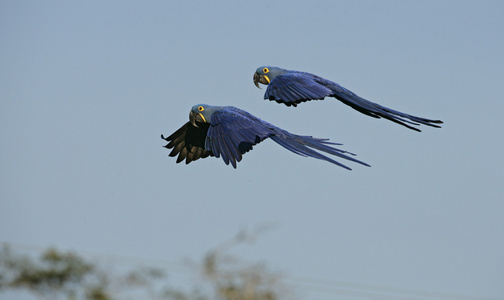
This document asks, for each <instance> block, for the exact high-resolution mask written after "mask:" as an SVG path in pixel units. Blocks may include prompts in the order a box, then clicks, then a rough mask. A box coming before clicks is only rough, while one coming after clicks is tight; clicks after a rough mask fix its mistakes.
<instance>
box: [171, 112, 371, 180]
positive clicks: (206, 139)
mask: <svg viewBox="0 0 504 300" xmlns="http://www.w3.org/2000/svg"><path fill="white" fill-rule="evenodd" d="M161 138H163V139H165V140H166V141H167V142H168V144H167V145H166V146H165V147H166V148H168V149H173V150H172V151H171V153H170V154H169V155H170V156H172V157H175V156H177V155H178V158H177V163H179V162H181V161H183V160H184V159H185V160H186V164H188V163H190V162H191V161H194V160H197V159H199V158H205V157H208V156H215V157H217V158H218V157H222V160H223V161H224V163H226V164H229V163H231V165H232V166H233V167H234V168H236V163H237V162H239V161H241V160H242V156H243V154H245V153H247V152H248V151H250V150H252V148H253V146H254V145H256V144H258V143H260V142H261V141H263V140H264V139H267V138H271V139H272V140H273V141H275V142H276V143H278V144H279V145H281V146H283V147H284V148H286V149H288V150H290V151H292V152H294V153H296V154H298V155H301V156H310V157H314V158H317V159H321V160H325V161H328V162H331V163H333V164H336V165H338V166H340V167H343V168H345V169H348V170H351V169H350V168H349V167H347V166H345V165H343V164H341V163H339V162H337V161H335V160H333V159H332V158H329V157H327V156H326V155H324V154H322V153H320V152H318V151H322V152H325V153H327V154H331V155H334V156H337V157H340V158H343V159H346V160H350V161H353V162H356V163H359V164H362V165H365V166H369V165H368V164H366V163H364V162H362V161H359V160H357V159H355V158H353V157H350V156H348V155H355V154H353V153H350V152H346V151H343V150H340V149H337V148H334V147H333V145H341V144H336V143H332V142H329V141H328V140H327V139H318V138H313V137H311V136H300V135H296V134H292V133H290V132H288V131H286V130H283V129H281V128H278V127H276V126H274V125H272V124H270V123H268V122H265V121H263V120H261V119H259V118H257V117H255V116H253V115H252V114H250V113H248V112H246V111H244V110H241V109H238V108H236V107H233V106H211V105H206V104H200V105H195V106H193V108H192V109H191V112H190V113H189V122H187V123H186V124H184V125H183V126H182V127H181V128H180V129H179V130H177V131H176V132H175V133H173V134H172V135H170V136H169V137H167V138H165V137H164V136H163V135H161ZM345 154H348V155H345Z"/></svg>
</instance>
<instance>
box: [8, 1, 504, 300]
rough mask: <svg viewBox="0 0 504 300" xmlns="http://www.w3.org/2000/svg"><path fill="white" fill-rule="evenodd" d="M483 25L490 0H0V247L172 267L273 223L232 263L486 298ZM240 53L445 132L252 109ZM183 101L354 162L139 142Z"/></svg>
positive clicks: (264, 105) (500, 99)
mask: <svg viewBox="0 0 504 300" xmlns="http://www.w3.org/2000/svg"><path fill="white" fill-rule="evenodd" d="M503 15H504V2H503V1H381V2H377V1H345V2H340V1H289V2H287V1H284V2H280V1H253V2H246V3H245V2H241V1H234V2H232V1H227V2H224V1H217V2H213V1H196V2H195V1H147V2H145V1H144V2H140V1H108V2H103V1H2V2H1V4H0V137H1V141H2V142H1V144H2V146H1V150H0V184H1V188H0V241H2V242H9V243H18V244H28V245H34V246H38V247H41V248H45V247H48V246H56V247H58V248H60V249H62V250H75V251H81V252H97V253H106V254H113V255H124V256H132V257H139V258H145V259H159V260H166V261H180V260H182V259H183V258H185V257H189V258H193V259H198V258H199V257H201V255H203V254H204V253H205V251H207V250H208V249H209V248H211V247H213V246H215V245H216V244H218V243H219V242H221V241H223V240H226V239H228V238H230V237H231V236H233V235H234V234H236V233H237V232H238V231H239V230H241V229H244V228H253V227H254V226H257V225H260V224H274V225H275V227H274V229H273V230H271V231H269V232H267V233H265V234H264V235H263V236H261V237H260V238H259V239H258V240H257V242H256V243H255V244H253V245H249V246H240V247H238V248H237V249H235V250H234V251H233V253H234V254H236V255H238V256H240V257H242V258H244V259H246V260H248V261H263V262H265V263H267V264H268V266H269V267H271V268H272V269H274V270H280V271H282V272H283V273H284V274H286V275H288V276H297V277H305V278H315V279H317V278H318V279H325V280H332V281H343V282H352V283H358V284H361V285H374V286H380V287H395V288H403V289H410V290H420V291H427V292H433V293H438V294H437V295H438V297H432V299H444V298H441V297H440V293H447V294H456V295H465V296H472V297H480V298H490V299H503V298H504V284H502V283H503V282H504V217H503V215H504V200H503V198H504V197H503V192H504V171H503V170H504V159H503V158H502V153H503V150H504V138H503V137H504V121H503V116H504V104H503V103H504V90H503V88H502V84H503V83H504V59H503V57H504V56H503V53H504V39H503V32H504V18H503ZM261 65H275V66H279V67H283V68H287V69H294V70H302V71H307V72H312V73H315V74H318V75H320V76H323V77H325V78H328V79H330V80H333V81H336V82H338V83H340V84H341V85H343V86H344V87H346V88H348V89H350V90H352V91H353V92H355V93H357V94H359V95H360V96H363V97H365V98H367V99H369V100H372V101H375V102H378V103H380V104H382V105H384V106H388V107H391V108H394V109H397V110H400V111H404V112H406V113H410V114H413V115H418V116H422V117H427V118H434V119H441V120H443V121H444V122H445V124H444V126H443V128H442V129H435V128H430V127H426V126H422V127H421V129H422V130H423V132H422V133H417V132H414V131H411V130H408V129H405V128H403V127H401V126H399V125H396V124H394V123H392V122H389V121H385V120H375V119H373V118H369V117H366V116H364V115H362V114H360V113H358V112H356V111H354V110H352V109H351V108H349V107H348V106H345V105H343V104H342V103H340V102H339V101H336V100H334V99H328V100H325V101H316V102H310V103H304V104H301V105H299V106H298V107H297V108H288V107H285V106H283V105H279V104H276V103H274V102H269V101H264V100H262V97H263V93H264V89H263V90H259V89H257V88H256V87H255V86H254V85H253V82H252V75H253V72H254V71H255V69H256V68H257V67H258V66H261ZM198 103H208V104H212V105H233V106H237V107H239V108H242V109H245V110H247V111H249V112H250V113H252V114H254V115H256V116H258V117H260V118H262V119H264V120H266V121H268V122H270V123H273V124H275V125H277V126H279V127H281V128H283V129H286V130H288V131H290V132H293V133H296V134H303V135H313V136H315V137H321V138H330V139H331V140H332V141H335V142H341V143H344V146H343V148H344V149H345V150H349V151H351V152H354V153H356V154H357V155H358V159H361V160H363V161H365V162H367V163H369V164H371V165H372V167H371V168H366V167H363V166H360V165H356V164H349V166H351V167H352V168H353V169H354V170H353V171H351V172H350V171H346V170H344V169H342V168H339V167H336V166H334V165H332V164H330V163H327V162H323V161H319V160H316V159H310V158H303V157H300V156H297V155H294V154H292V153H291V152H289V151H287V150H285V149H283V148H281V147H280V146H278V145H277V144H275V143H274V142H272V141H265V142H263V143H261V144H260V145H258V146H257V147H255V148H254V150H253V151H252V152H250V153H247V154H246V155H245V156H244V159H243V161H242V162H241V163H240V164H239V165H238V169H236V170H234V169H233V168H232V167H230V166H226V165H225V164H224V163H223V162H222V160H220V159H215V158H208V159H205V160H200V161H197V162H195V163H192V164H190V165H184V164H176V163H175V159H173V158H170V157H168V151H167V150H166V149H164V148H163V147H162V145H164V141H162V140H161V139H160V134H161V133H163V134H165V135H167V134H170V133H172V132H174V131H175V130H176V129H178V128H179V127H180V126H181V125H182V124H184V123H185V122H186V121H187V120H188V113H189V110H190V108H191V106H193V105H194V104H198ZM168 272H169V270H168ZM174 276H176V275H174ZM295 293H296V294H298V295H299V298H300V299H320V300H328V299H362V298H366V297H360V298H359V297H358V296H356V295H345V294H338V293H324V292H322V291H318V290H316V289H300V290H296V292H295ZM9 295H10V294H9ZM6 297H7V296H6V294H1V293H0V299H2V300H3V299H7V298H6ZM367 298H369V297H367ZM416 299H427V297H424V298H422V297H417V298H416ZM428 299H431V298H428ZM457 299H459V298H457Z"/></svg>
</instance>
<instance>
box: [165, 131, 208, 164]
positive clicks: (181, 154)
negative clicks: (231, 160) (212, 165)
mask: <svg viewBox="0 0 504 300" xmlns="http://www.w3.org/2000/svg"><path fill="white" fill-rule="evenodd" d="M198 126H199V127H194V126H193V125H192V124H191V123H190V122H187V123H186V124H184V125H183V126H182V127H180V128H179V129H178V130H177V131H175V132H174V133H173V134H171V135H170V136H169V137H164V136H163V135H161V138H162V139H164V140H165V141H167V142H168V144H166V146H164V147H165V148H167V149H172V151H171V152H170V154H169V156H171V157H176V156H177V155H178V157H177V163H180V162H182V161H183V160H185V162H186V164H188V163H190V162H192V161H195V160H198V159H200V158H206V157H208V156H214V155H213V153H212V151H209V150H207V149H205V138H206V135H207V131H208V127H209V126H210V125H209V124H203V123H198Z"/></svg>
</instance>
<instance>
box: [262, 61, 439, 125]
mask: <svg viewBox="0 0 504 300" xmlns="http://www.w3.org/2000/svg"><path fill="white" fill-rule="evenodd" d="M259 83H262V84H264V85H267V86H268V87H267V89H266V93H265V94H264V99H267V100H274V101H276V102H278V103H283V104H285V105H287V106H297V105H298V104H299V103H302V102H305V101H309V100H322V99H324V98H325V97H334V98H336V99H338V100H340V101H341V102H343V103H345V104H346V105H349V106H351V107H352V108H354V109H355V110H358V111H360V112H361V113H363V114H365V115H368V116H371V117H373V118H378V119H379V118H385V119H387V120H390V121H392V122H395V123H398V124H401V125H403V126H406V127H408V128H409V129H413V130H416V131H421V130H419V129H418V128H416V127H412V126H410V125H408V124H411V125H420V124H424V125H428V126H432V127H437V128H440V127H441V126H439V125H435V124H442V123H443V122H442V121H440V120H430V119H425V118H420V117H415V116H412V115H408V114H405V113H402V112H400V111H397V110H393V109H390V108H387V107H384V106H381V105H379V104H377V103H374V102H371V101H368V100H366V99H364V98H362V97H359V96H357V95H356V94H355V93H353V92H351V91H350V90H347V89H346V88H344V87H342V86H341V85H339V84H337V83H336V82H333V81H330V80H327V79H324V78H322V77H319V76H317V75H314V74H310V73H306V72H299V71H290V70H285V69H282V68H278V67H270V66H263V67H259V68H257V70H256V72H255V73H254V84H255V85H256V86H257V87H258V88H260V87H259ZM406 123H407V124H406Z"/></svg>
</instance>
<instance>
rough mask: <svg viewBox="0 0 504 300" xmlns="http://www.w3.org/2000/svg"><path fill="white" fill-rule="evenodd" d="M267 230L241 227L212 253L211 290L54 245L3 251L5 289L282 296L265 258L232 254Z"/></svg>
mask: <svg viewBox="0 0 504 300" xmlns="http://www.w3.org/2000/svg"><path fill="white" fill-rule="evenodd" d="M261 230H264V228H263V229H261ZM261 230H255V231H252V232H246V231H241V232H239V233H238V234H237V235H236V236H235V237H233V238H232V239H230V240H228V241H226V242H224V243H221V244H219V245H218V246H217V247H215V248H214V249H212V250H210V251H208V252H207V254H206V255H205V256H204V258H203V259H202V262H201V263H198V264H197V265H196V268H195V270H197V273H199V274H201V275H202V276H201V278H202V284H203V286H206V287H208V290H206V289H205V292H203V291H202V290H201V288H200V285H195V284H194V283H192V284H191V285H192V286H191V287H190V289H189V291H184V290H183V289H174V288H171V287H170V286H169V285H168V284H167V280H166V274H165V272H164V271H163V270H162V269H160V268H135V269H133V270H128V271H126V272H122V273H120V274H115V273H113V272H112V270H111V269H110V268H108V269H107V268H104V267H101V266H100V265H99V264H96V263H92V262H90V261H87V260H85V259H84V258H83V257H81V256H79V255H77V254H75V253H72V252H61V251H58V250H56V249H54V248H49V249H47V250H45V251H43V253H41V255H40V256H39V257H38V258H33V257H32V256H29V255H26V254H23V253H16V252H13V251H12V249H11V248H10V247H8V246H4V247H2V248H1V250H0V292H1V291H2V290H7V289H11V290H26V291H29V292H31V293H32V294H33V295H35V297H37V298H39V299H55V300H56V299H65V300H80V299H83V300H112V299H144V298H146V297H147V298H149V299H167V300H211V299H215V300H276V299H280V298H279V297H280V294H282V293H283V290H282V287H281V284H280V281H279V279H280V277H279V276H278V275H275V274H273V273H272V272H270V271H269V270H268V269H267V268H266V266H265V265H264V264H261V263H255V264H245V265H244V264H239V263H238V262H237V260H236V259H235V258H234V257H233V256H231V255H230V254H228V251H229V249H230V248H232V247H234V246H236V245H239V244H241V243H245V242H250V241H253V240H254V239H255V238H256V236H257V235H258V234H259V233H260V232H261Z"/></svg>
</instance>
